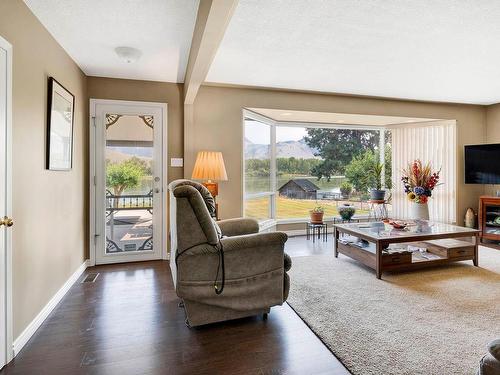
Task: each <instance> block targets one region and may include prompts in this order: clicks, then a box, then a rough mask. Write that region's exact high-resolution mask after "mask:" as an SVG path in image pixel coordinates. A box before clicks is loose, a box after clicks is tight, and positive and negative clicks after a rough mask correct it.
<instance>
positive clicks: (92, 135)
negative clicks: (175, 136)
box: [89, 99, 168, 266]
mask: <svg viewBox="0 0 500 375" xmlns="http://www.w3.org/2000/svg"><path fill="white" fill-rule="evenodd" d="M97 105H120V106H134V107H137V106H148V107H154V108H156V109H160V110H161V112H162V117H163V123H162V124H161V125H162V130H163V131H162V174H163V176H162V185H161V197H162V199H161V207H162V215H161V223H162V224H161V231H162V234H161V240H160V243H161V259H167V246H166V244H167V229H166V225H167V217H166V215H167V196H166V194H167V190H168V189H167V181H168V179H167V170H168V162H167V161H168V152H167V145H168V143H167V135H168V127H167V116H168V107H167V104H166V103H156V102H140V101H127V100H107V99H90V121H89V140H90V142H89V145H90V148H89V157H90V160H89V162H90V163H89V164H90V178H89V185H90V205H89V206H90V207H89V208H90V231H89V232H90V238H89V244H90V252H89V254H90V265H91V266H94V265H96V255H97V251H98V249H97V246H96V244H97V241H96V240H97V236H98V235H99V229H98V228H97V227H96V225H98V224H97V223H98V222H99V221H98V220H97V219H96V217H95V213H96V199H97V192H96V187H97V182H98V181H97V180H98V177H97V172H98V171H97V165H96V162H97V161H96V147H97V145H96V136H97V134H96V114H97V111H96V108H97ZM124 260H125V261H130V262H132V261H138V260H139V261H140V260H148V259H145V258H143V257H140V258H137V257H135V256H134V255H128V256H127V257H126V258H124ZM115 262H117V261H116V260H111V261H110V262H109V263H115Z"/></svg>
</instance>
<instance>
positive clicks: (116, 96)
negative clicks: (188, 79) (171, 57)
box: [88, 77, 184, 181]
mask: <svg viewBox="0 0 500 375" xmlns="http://www.w3.org/2000/svg"><path fill="white" fill-rule="evenodd" d="M88 97H89V98H90V99H113V100H136V101H143V102H159V103H167V104H168V121H167V128H168V158H169V160H168V162H169V168H168V180H169V181H172V180H175V179H178V178H182V177H183V175H184V172H183V168H178V167H175V168H172V167H170V158H182V157H183V153H184V143H183V142H184V136H183V134H184V131H183V127H184V125H183V114H182V111H183V101H182V84H177V83H165V82H151V81H136V80H128V79H113V78H99V77H88Z"/></svg>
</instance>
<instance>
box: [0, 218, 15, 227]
mask: <svg viewBox="0 0 500 375" xmlns="http://www.w3.org/2000/svg"><path fill="white" fill-rule="evenodd" d="M2 225H5V226H6V227H11V226H13V225H14V221H13V220H12V219H11V218H10V217H7V216H4V217H3V219H0V227H1V226H2Z"/></svg>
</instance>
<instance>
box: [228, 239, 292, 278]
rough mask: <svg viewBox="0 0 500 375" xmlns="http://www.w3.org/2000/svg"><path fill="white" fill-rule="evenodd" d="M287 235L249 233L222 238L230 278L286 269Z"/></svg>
mask: <svg viewBox="0 0 500 375" xmlns="http://www.w3.org/2000/svg"><path fill="white" fill-rule="evenodd" d="M286 240H287V235H286V234H285V233H282V232H271V233H258V234H247V235H243V236H235V237H227V238H222V239H221V241H220V242H221V244H222V246H223V250H224V259H225V263H226V276H227V277H228V278H239V277H248V276H252V275H259V274H262V273H265V272H270V271H275V270H281V272H285V271H284V256H285V255H284V254H285V252H284V247H285V242H286Z"/></svg>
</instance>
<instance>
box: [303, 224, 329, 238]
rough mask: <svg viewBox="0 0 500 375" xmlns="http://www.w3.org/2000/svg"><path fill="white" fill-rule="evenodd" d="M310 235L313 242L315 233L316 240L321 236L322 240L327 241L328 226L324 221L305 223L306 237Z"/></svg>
mask: <svg viewBox="0 0 500 375" xmlns="http://www.w3.org/2000/svg"><path fill="white" fill-rule="evenodd" d="M311 235H312V240H313V242H315V239H316V235H317V236H318V240H319V239H320V238H321V237H323V241H325V242H328V226H327V225H326V223H311V222H308V223H306V239H308V240H309V237H310V236H311Z"/></svg>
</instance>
